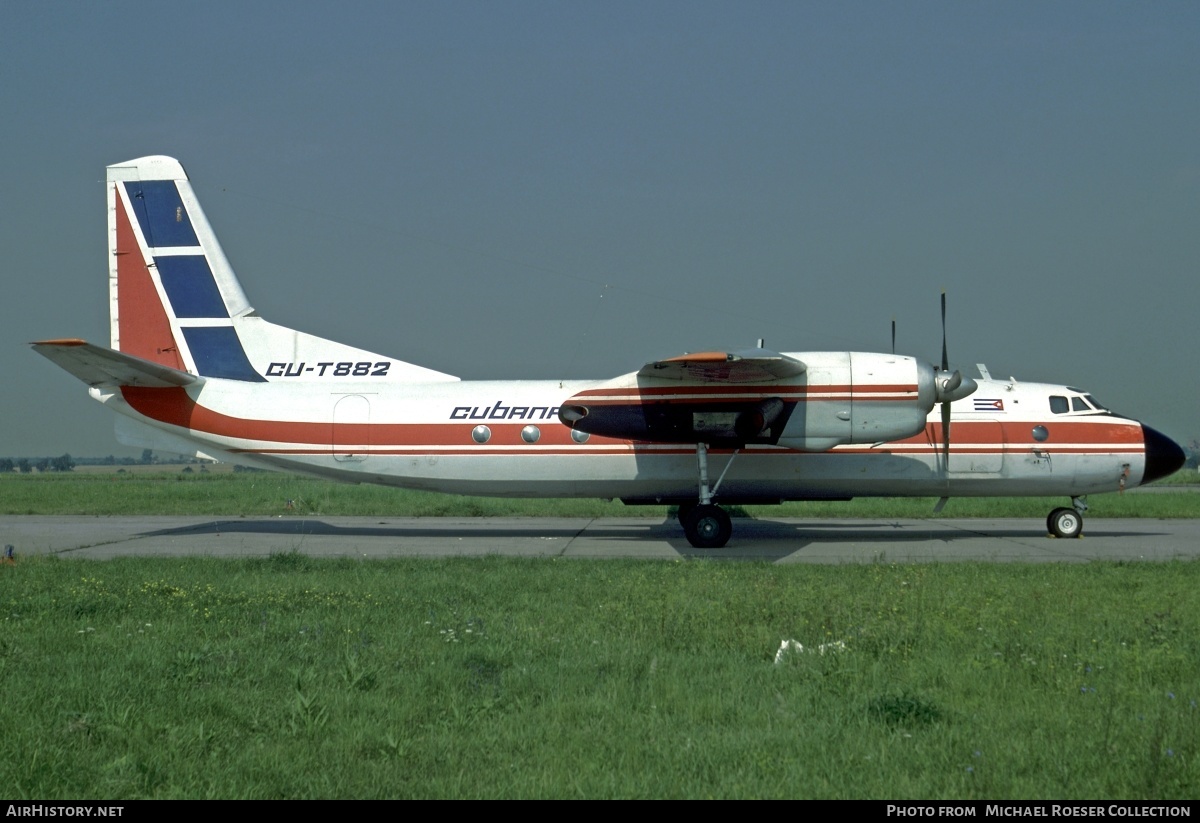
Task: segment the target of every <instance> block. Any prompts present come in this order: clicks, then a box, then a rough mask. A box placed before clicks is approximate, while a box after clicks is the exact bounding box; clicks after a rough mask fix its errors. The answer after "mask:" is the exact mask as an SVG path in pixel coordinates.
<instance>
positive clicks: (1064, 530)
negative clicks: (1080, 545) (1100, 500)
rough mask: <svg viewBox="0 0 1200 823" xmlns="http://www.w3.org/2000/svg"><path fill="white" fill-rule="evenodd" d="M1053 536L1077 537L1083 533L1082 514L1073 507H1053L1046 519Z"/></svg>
mask: <svg viewBox="0 0 1200 823" xmlns="http://www.w3.org/2000/svg"><path fill="white" fill-rule="evenodd" d="M1047 524H1048V525H1049V527H1050V533H1051V534H1052V535H1054V536H1055V537H1079V536H1080V535H1081V534H1083V515H1081V514H1080V513H1079V512H1077V511H1075V510H1074V509H1065V508H1064V509H1055V510H1054V511H1052V512H1050V517H1049V518H1048V519H1047Z"/></svg>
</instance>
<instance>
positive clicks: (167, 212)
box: [125, 180, 200, 248]
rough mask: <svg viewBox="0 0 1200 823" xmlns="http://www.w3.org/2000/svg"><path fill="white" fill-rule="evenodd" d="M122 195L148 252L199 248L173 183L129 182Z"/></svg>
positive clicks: (194, 232)
mask: <svg viewBox="0 0 1200 823" xmlns="http://www.w3.org/2000/svg"><path fill="white" fill-rule="evenodd" d="M125 191H126V193H127V194H128V195H129V202H130V203H132V204H133V211H134V213H135V214H137V219H138V223H139V224H141V227H142V235H143V236H144V237H145V238H146V244H147V245H148V246H150V248H163V247H165V246H198V245H200V241H199V240H197V239H196V231H195V229H193V228H192V221H191V218H189V217H188V213H187V209H186V208H185V207H184V205H183V200H182V199H180V197H179V189H177V188H176V187H175V181H174V180H141V181H131V182H127V183H126V184H125Z"/></svg>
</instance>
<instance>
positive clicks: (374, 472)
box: [92, 379, 1145, 501]
mask: <svg viewBox="0 0 1200 823" xmlns="http://www.w3.org/2000/svg"><path fill="white" fill-rule="evenodd" d="M978 382H979V389H978V390H977V391H976V392H975V394H974V395H973V396H972V397H968V398H966V399H963V400H960V401H957V402H955V403H953V404H952V413H953V416H952V444H951V449H950V458H949V468H948V470H947V468H946V466H945V464H944V461H943V456H942V448H943V447H942V443H941V422H940V410H939V409H937V408H935V409H934V411H933V412H931V413H930V414H929V416H928V419H927V421H926V424H925V426H924V429H923V430H922V431H921V432H920V433H919V434H917V435H915V436H912V437H907V438H904V439H901V440H893V441H889V442H882V443H871V444H866V443H864V444H856V445H844V446H837V447H834V448H832V449H830V450H828V451H819V452H812V451H799V450H796V449H792V448H787V447H783V446H773V445H749V446H747V447H745V448H743V449H741V450H738V451H737V453H736V455H735V454H734V451H733V450H730V449H725V450H718V449H713V450H712V452H711V458H710V468H709V471H710V473H711V474H712V475H713V477H714V479H715V477H716V476H717V475H719V474H721V473H722V472H724V476H723V478H722V480H721V485H720V489H719V494H718V497H719V499H722V500H727V501H736V500H739V499H747V500H749V499H764V500H766V499H780V500H789V499H793V500H795V499H822V498H825V499H827V498H846V497H856V496H913V495H932V496H943V495H945V496H982V495H988V496H1007V495H1036V494H1046V495H1062V494H1066V495H1071V496H1077V495H1084V494H1088V493H1098V492H1104V491H1117V490H1119V489H1122V488H1125V487H1126V486H1127V485H1128V486H1130V487H1132V486H1135V485H1137V484H1138V483H1140V482H1141V479H1142V472H1143V468H1144V458H1145V443H1144V440H1143V433H1142V427H1141V425H1140V424H1139V423H1138V422H1137V421H1134V420H1129V419H1126V418H1122V417H1119V416H1115V415H1111V414H1107V413H1099V412H1096V411H1094V410H1089V411H1087V412H1085V413H1076V412H1066V413H1054V412H1052V411H1051V408H1050V404H1049V402H1048V398H1049V397H1051V396H1056V395H1068V394H1075V393H1076V392H1075V390H1072V389H1067V388H1065V387H1061V386H1053V385H1047V384H1033V383H1026V384H1018V383H1015V382H1014V381H996V380H980V381H978ZM598 385H600V382H599V381H564V382H559V381H462V382H458V381H454V382H433V383H414V382H370V381H361V380H360V381H353V380H350V381H345V382H339V383H330V382H321V383H316V382H290V383H289V382H268V383H244V382H240V381H235V380H216V379H212V380H208V381H206V382H205V383H204V384H203V385H201V386H199V387H198V388H187V389H185V388H140V389H139V388H124V389H121V390H119V391H101V390H98V389H93V390H92V392H93V396H95V397H96V398H97V399H99V400H101V401H102V402H104V403H105V404H106V405H107V406H109V407H110V408H113V409H114V410H116V411H119V412H121V413H123V414H125V415H128V416H130V417H132V418H133V419H134V420H137V421H140V422H141V423H144V424H148V425H150V426H152V427H154V428H155V429H157V430H159V431H161V432H164V433H167V434H168V435H172V436H175V437H179V438H183V439H184V440H186V441H187V442H189V443H191V444H194V446H195V447H196V449H197V450H198V451H201V452H204V453H207V454H211V455H214V456H218V457H221V458H223V459H228V460H232V461H235V462H243V463H247V464H250V465H257V466H266V467H271V468H275V469H281V470H288V471H295V472H302V473H306V474H310V475H317V476H322V477H329V478H334V479H338V480H345V481H351V482H371V483H383V484H388V485H395V486H403V487H407V488H415V489H426V490H435V491H443V492H451V493H459V494H480V495H493V496H506V497H604V498H608V497H619V498H624V499H636V500H641V501H653V500H663V501H670V500H675V499H688V498H694V497H695V494H696V473H697V465H696V453H695V448H694V446H691V445H688V444H676V443H652V442H639V441H629V440H618V439H611V438H605V437H600V436H594V435H593V436H590V437H589V436H586V435H583V434H582V433H580V432H572V430H571V429H569V428H568V427H567V426H565V425H563V423H561V422H560V421H559V419H558V416H557V412H558V408H559V406H560V405H561V404H562V403H563V402H564V401H566V400H567V399H569V398H571V397H572V396H573V395H576V394H578V393H580V392H583V391H587V390H589V389H591V388H594V387H595V386H598ZM983 401H996V402H994V403H993V404H992V407H991V408H989V409H987V410H977V409H978V408H980V407H982V406H986V405H987V403H986V402H983ZM580 441H582V442H580ZM139 442H146V441H139ZM731 459H732V464H730V465H729V466H728V470H727V471H725V469H726V465H727V463H728V462H729V461H730V460H731Z"/></svg>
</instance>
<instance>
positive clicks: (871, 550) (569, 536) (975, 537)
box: [0, 516, 1200, 563]
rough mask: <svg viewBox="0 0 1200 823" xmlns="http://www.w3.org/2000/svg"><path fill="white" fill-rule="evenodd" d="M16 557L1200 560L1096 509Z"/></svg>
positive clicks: (98, 549) (494, 528)
mask: <svg viewBox="0 0 1200 823" xmlns="http://www.w3.org/2000/svg"><path fill="white" fill-rule="evenodd" d="M0 545H11V546H13V547H14V551H15V554H16V558H17V562H18V563H19V562H20V560H21V558H22V557H27V556H30V555H44V554H56V555H59V556H61V557H81V558H88V559H94V560H106V559H109V558H113V557H128V556H157V557H183V556H192V555H198V556H211V557H254V556H265V555H270V554H273V553H276V552H293V551H295V552H301V553H304V554H307V555H313V556H322V557H360V558H372V557H457V556H464V557H466V556H482V555H489V554H495V555H505V556H511V557H592V558H605V557H639V558H647V559H676V558H680V557H706V558H728V559H745V560H766V561H771V562H776V563H869V562H951V561H955V562H956V561H969V560H977V561H978V560H982V561H992V562H1025V563H1042V562H1059V563H1063V562H1067V563H1081V562H1087V561H1092V560H1108V561H1115V560H1128V561H1161V560H1171V559H1175V558H1196V557H1200V520H1145V519H1129V520H1106V519H1100V518H1096V519H1092V518H1089V519H1087V520H1086V521H1085V522H1084V534H1083V537H1082V538H1080V539H1077V540H1061V539H1056V538H1053V537H1050V536H1048V535H1047V534H1046V533H1045V531H1044V529H1043V524H1042V523H1041V522H1038V521H1034V520H1027V519H1020V520H978V519H937V520H841V519H838V520H805V519H799V518H780V519H776V520H748V519H734V521H733V539H732V540H730V542H729V545H728V546H727V547H726V548H724V549H719V550H708V551H705V550H699V549H693V548H692V547H691V546H690V545H688V542H687V540H686V539H685V538H684V536H683V530H682V529H681V528H680V527H679V526H678V524H676V523H675V522H674V521H673V520H670V521H663V520H658V519H654V518H639V517H624V518H622V517H614V518H602V519H590V518H559V517H555V518H440V517H439V518H391V517H274V518H269V517H262V518H220V517H56V516H3V517H0Z"/></svg>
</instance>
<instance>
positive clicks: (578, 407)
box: [559, 352, 974, 451]
mask: <svg viewBox="0 0 1200 823" xmlns="http://www.w3.org/2000/svg"><path fill="white" fill-rule="evenodd" d="M787 356H788V357H791V358H794V359H795V360H798V361H801V362H802V363H803V364H804V370H803V372H802V373H800V374H797V375H795V376H791V377H788V378H786V379H779V380H770V381H760V382H755V383H737V384H734V383H728V382H722V381H719V380H711V381H696V382H691V381H681V380H669V379H657V378H654V377H647V376H645V375H644V374H638V373H636V372H635V373H633V374H627V375H624V376H623V377H620V378H617V379H616V380H613V381H610V382H608V383H605V384H603V385H601V386H598V387H596V388H594V389H589V390H587V391H584V392H580V393H579V394H578V395H576V396H575V397H572V398H571V399H569V400H568V401H566V402H565V403H564V404H563V405H562V406H561V408H560V410H559V419H560V420H561V421H562V422H563V423H564V424H566V425H567V426H570V427H571V428H573V429H575V430H577V431H582V432H587V433H589V434H596V435H601V436H604V437H613V438H618V439H623V440H646V441H653V442H660V443H700V442H703V443H708V444H710V445H716V446H725V447H738V446H743V445H746V444H750V443H763V444H772V445H776V444H777V445H780V446H787V447H788V448H793V449H801V450H803V451H826V450H828V449H831V448H833V447H834V446H840V445H848V444H855V443H881V442H889V441H892V440H902V439H904V438H907V437H912V436H913V435H915V434H918V433H920V432H921V431H922V430H923V429H924V428H925V422H926V418H927V417H928V415H929V412H930V411H931V410H932V409H933V407H934V405H935V404H936V403H937V402H939V401H942V400H944V399H945V398H946V397H947V396H949V395H951V394H953V395H954V396H955V398H957V397H958V396H963V397H965V396H966V395H967V394H970V392H971V391H973V390H974V383H973V381H970V380H968V379H965V378H962V377H961V376H959V377H957V378H956V380H955V382H953V384H952V385H951V381H950V377H951V375H949V374H946V373H943V372H938V371H936V370H935V369H934V368H933V367H932V366H930V365H929V364H927V363H921V362H918V361H917V360H916V359H914V358H912V357H903V356H899V355H893V354H878V353H871V352H809V353H795V354H788V355H787ZM939 379H940V380H941V382H940V383H939ZM968 384H969V385H968Z"/></svg>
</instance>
